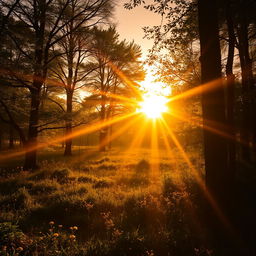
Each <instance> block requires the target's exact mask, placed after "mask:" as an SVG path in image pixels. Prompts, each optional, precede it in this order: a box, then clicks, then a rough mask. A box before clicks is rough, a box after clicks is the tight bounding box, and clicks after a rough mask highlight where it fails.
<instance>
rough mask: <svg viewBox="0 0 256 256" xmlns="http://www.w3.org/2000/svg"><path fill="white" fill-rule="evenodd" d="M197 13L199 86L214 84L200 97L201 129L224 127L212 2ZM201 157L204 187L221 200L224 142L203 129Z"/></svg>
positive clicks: (205, 1) (203, 0)
mask: <svg viewBox="0 0 256 256" xmlns="http://www.w3.org/2000/svg"><path fill="white" fill-rule="evenodd" d="M198 12H199V13H198V17H199V20H198V21H199V36H200V46H201V57H200V60H201V79H202V84H207V83H210V82H213V81H214V83H215V84H216V88H215V89H213V90H211V91H210V92H209V91H208V92H207V91H205V92H203V93H202V109H203V122H204V125H209V124H208V121H210V122H212V123H213V124H222V125H224V124H225V123H226V120H225V95H224V85H223V82H222V79H221V54H220V44H219V33H218V20H217V10H216V3H215V1H213V0H198ZM206 86H207V85H206ZM216 128H217V129H218V127H216ZM204 154H205V171H206V184H207V187H208V189H209V190H210V192H211V193H212V194H213V195H214V197H215V198H216V199H218V200H220V199H221V198H222V197H223V196H224V195H226V190H227V189H228V188H227V185H228V182H229V178H230V177H228V173H227V141H226V139H225V138H223V137H221V136H220V135H217V134H215V133H211V132H209V131H207V130H206V129H204Z"/></svg>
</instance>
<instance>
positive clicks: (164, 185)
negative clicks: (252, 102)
mask: <svg viewBox="0 0 256 256" xmlns="http://www.w3.org/2000/svg"><path fill="white" fill-rule="evenodd" d="M47 154H48V153H47ZM150 154H151V153H150V151H148V150H139V151H135V150H134V151H133V152H132V153H122V152H116V151H113V152H110V153H105V154H98V156H96V155H95V154H92V155H91V156H88V154H84V155H82V154H81V155H75V156H74V157H71V158H69V161H62V160H63V159H61V158H59V159H58V160H55V161H46V160H45V159H44V160H42V161H41V164H40V165H41V168H40V169H39V170H38V171H36V172H34V173H29V172H25V171H22V169H20V168H19V169H17V170H16V171H13V172H12V173H11V174H10V175H9V176H8V175H6V172H2V174H3V175H2V178H1V182H0V207H1V212H0V222H1V223H2V224H1V226H0V237H2V236H4V237H5V239H4V240H3V241H1V243H2V244H1V245H2V247H0V255H71V256H72V255H96V256H97V255H106V256H108V255H109V256H110V255H113V256H114V255H124V256H125V255H131V256H136V255H138V256H143V255H145V256H146V255H147V256H153V255H181V256H182V255H211V251H210V250H209V248H207V247H205V246H204V237H202V235H201V234H200V235H199V234H198V235H197V232H199V231H200V228H199V226H198V225H197V224H196V223H195V222H196V221H195V216H194V214H195V211H196V209H197V207H196V206H197V204H198V200H199V198H198V194H197V193H198V190H197V189H196V188H197V186H196V185H195V182H194V179H193V177H192V176H191V175H190V171H189V169H188V167H187V166H186V165H185V163H184V161H183V160H182V159H181V158H180V156H179V155H178V153H177V152H176V154H175V155H172V156H166V155H164V153H163V154H162V156H161V154H160V157H161V159H160V161H159V164H157V161H156V160H157V159H154V158H152V157H151V155H150ZM190 158H192V159H194V160H193V161H194V162H195V164H196V166H197V167H198V171H199V172H201V171H202V170H201V169H199V168H201V167H202V163H201V162H200V161H196V160H195V159H200V158H198V155H196V153H195V152H193V153H191V154H190ZM49 223H50V224H49ZM74 226H75V227H76V228H75V229H74V228H72V227H74ZM21 237H22V238H21Z"/></svg>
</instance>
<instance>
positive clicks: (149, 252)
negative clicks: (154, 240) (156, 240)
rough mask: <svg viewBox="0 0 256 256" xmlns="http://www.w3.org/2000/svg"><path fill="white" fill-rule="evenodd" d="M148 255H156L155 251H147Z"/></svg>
mask: <svg viewBox="0 0 256 256" xmlns="http://www.w3.org/2000/svg"><path fill="white" fill-rule="evenodd" d="M146 255H147V256H154V252H153V251H152V250H150V251H146Z"/></svg>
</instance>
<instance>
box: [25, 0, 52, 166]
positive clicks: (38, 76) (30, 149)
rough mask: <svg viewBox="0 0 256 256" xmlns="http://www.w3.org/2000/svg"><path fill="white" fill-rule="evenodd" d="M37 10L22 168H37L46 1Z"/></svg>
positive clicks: (44, 61) (44, 69)
mask: <svg viewBox="0 0 256 256" xmlns="http://www.w3.org/2000/svg"><path fill="white" fill-rule="evenodd" d="M38 8H39V10H38V12H39V13H40V15H39V16H38V17H37V18H38V20H36V23H37V28H36V31H35V54H34V55H35V56H34V58H35V61H34V75H33V83H32V87H31V88H30V97H31V105H30V114H29V127H28V136H27V141H26V145H25V147H26V154H25V163H24V169H30V170H33V169H36V168H37V137H38V121H39V107H40V101H41V89H42V87H43V84H44V82H45V78H46V73H47V67H46V64H45V63H47V51H46V49H45V48H44V47H45V46H44V39H45V22H46V20H45V19H46V1H45V0H42V1H40V2H39V6H38Z"/></svg>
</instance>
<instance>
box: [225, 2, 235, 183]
mask: <svg viewBox="0 0 256 256" xmlns="http://www.w3.org/2000/svg"><path fill="white" fill-rule="evenodd" d="M226 20H227V27H228V37H229V45H228V58H227V64H226V76H227V81H226V83H227V88H226V93H227V113H226V115H227V127H228V132H229V135H230V136H231V137H232V140H229V142H228V172H229V176H230V179H231V178H234V173H235V168H236V164H235V163H236V130H235V122H234V106H235V76H234V74H233V63H234V52H235V41H236V37H235V31H234V24H233V20H232V12H231V6H230V2H229V1H228V4H227V6H226Z"/></svg>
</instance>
